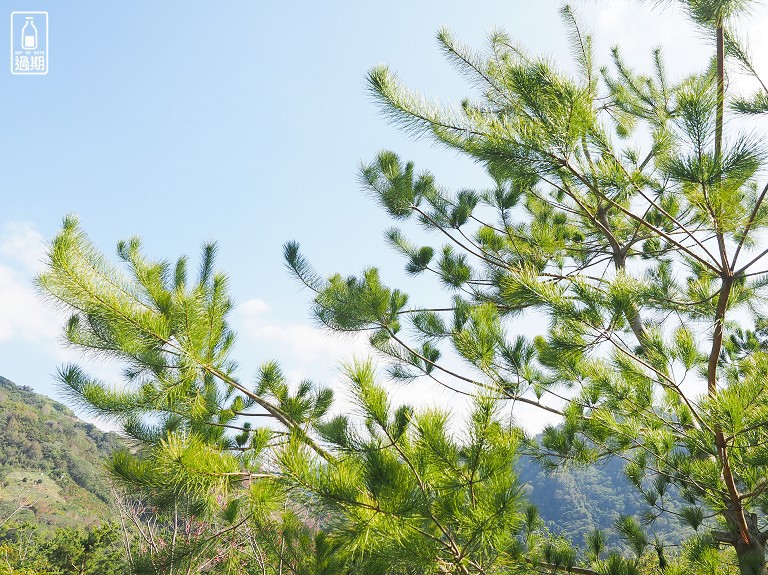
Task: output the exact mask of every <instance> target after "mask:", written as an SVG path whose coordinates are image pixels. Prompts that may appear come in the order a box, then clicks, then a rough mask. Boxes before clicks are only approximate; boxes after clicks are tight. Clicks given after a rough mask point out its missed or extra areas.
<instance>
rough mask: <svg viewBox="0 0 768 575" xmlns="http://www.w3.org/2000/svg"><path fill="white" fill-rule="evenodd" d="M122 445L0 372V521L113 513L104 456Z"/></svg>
mask: <svg viewBox="0 0 768 575" xmlns="http://www.w3.org/2000/svg"><path fill="white" fill-rule="evenodd" d="M120 446H121V442H120V439H119V438H118V436H117V435H115V434H111V433H104V432H103V431H101V430H99V429H98V428H97V427H95V426H93V425H91V424H88V423H85V422H83V421H81V420H79V419H78V418H77V417H75V415H74V413H72V411H71V410H70V409H69V408H67V407H65V406H64V405H62V404H60V403H57V402H55V401H53V400H52V399H49V398H48V397H45V396H43V395H39V394H37V393H35V392H33V391H32V390H31V389H29V388H26V387H20V386H17V385H15V384H14V383H13V382H11V381H9V380H7V379H5V378H3V377H0V522H2V521H3V520H4V519H5V518H6V517H7V516H8V515H9V514H10V513H11V512H13V510H14V509H16V508H17V507H18V506H19V504H24V505H25V506H26V507H27V508H26V509H23V510H22V511H20V512H18V513H17V514H16V515H15V516H14V518H15V519H17V520H19V519H25V520H30V521H33V522H36V523H43V524H48V525H56V526H58V525H61V526H74V525H80V526H81V525H91V524H95V523H98V522H100V521H102V520H104V519H108V518H110V517H112V511H111V496H110V491H109V484H108V482H107V480H106V477H105V473H104V471H103V467H102V466H103V462H104V460H105V458H106V457H107V456H108V455H109V454H110V453H111V452H112V451H113V450H114V449H116V448H118V447H120Z"/></svg>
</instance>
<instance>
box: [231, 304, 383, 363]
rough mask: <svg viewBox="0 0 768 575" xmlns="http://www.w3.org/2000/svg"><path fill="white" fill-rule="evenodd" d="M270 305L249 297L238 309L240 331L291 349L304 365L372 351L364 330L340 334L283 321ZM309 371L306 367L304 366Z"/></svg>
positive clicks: (295, 357) (291, 352) (346, 357)
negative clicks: (274, 316) (274, 317)
mask: <svg viewBox="0 0 768 575" xmlns="http://www.w3.org/2000/svg"><path fill="white" fill-rule="evenodd" d="M269 309H270V308H269V306H268V305H267V303H266V302H264V301H263V300H260V299H251V300H248V301H246V302H244V303H242V304H240V305H239V306H237V309H236V310H235V315H236V321H237V322H238V323H239V325H240V335H241V336H245V337H248V338H251V339H255V340H259V341H260V342H264V343H268V344H270V345H279V346H281V347H282V348H283V349H285V350H287V351H288V352H289V353H290V355H291V356H292V359H294V360H296V361H297V362H299V363H300V364H302V365H306V364H313V363H317V362H322V363H324V364H326V365H327V363H328V361H329V360H331V361H332V362H333V363H337V362H338V361H339V360H349V359H352V357H355V356H357V357H364V356H367V355H369V354H370V352H371V350H370V346H369V345H368V341H367V338H366V337H365V335H364V334H354V335H348V336H347V335H337V334H334V333H331V332H330V331H328V330H324V329H320V328H318V327H314V326H311V325H307V324H283V323H279V322H274V321H270V318H269V317H268V314H267V313H266V312H267V311H268V310H269ZM302 371H305V370H302Z"/></svg>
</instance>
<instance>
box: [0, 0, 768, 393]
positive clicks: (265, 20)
mask: <svg viewBox="0 0 768 575" xmlns="http://www.w3.org/2000/svg"><path fill="white" fill-rule="evenodd" d="M558 6H559V3H558V2H555V1H546V0H541V1H537V2H531V1H522V0H504V1H483V2H478V3H469V2H459V1H428V2H427V1H425V2H407V1H403V0H398V1H389V2H386V3H379V2H377V3H373V2H308V1H307V2H296V1H294V2H271V3H267V2H248V3H246V2H231V3H226V4H225V3H221V2H202V1H200V2H180V1H173V2H171V1H168V2H149V1H135V2H122V3H120V2H84V1H80V0H68V1H67V2H66V3H62V2H53V1H45V0H38V1H35V2H32V1H30V2H15V1H13V2H7V3H5V7H6V9H7V11H8V12H7V14H8V15H9V14H10V12H11V11H12V10H28V11H31V10H47V11H48V12H49V15H50V31H49V38H50V47H49V49H50V72H49V74H48V75H47V76H40V77H19V76H12V75H11V74H10V71H9V70H8V68H7V65H5V64H2V62H7V61H8V60H7V59H5V60H4V59H3V58H7V57H6V56H3V55H2V51H1V50H0V98H2V103H3V110H4V114H3V123H2V130H0V178H1V181H2V189H3V203H2V209H0V375H3V376H5V377H8V378H10V379H12V380H14V381H16V382H17V383H19V384H25V385H30V386H32V387H34V388H35V389H37V390H39V391H40V392H43V393H46V394H50V395H54V396H56V394H57V392H56V389H55V385H54V382H53V377H52V374H53V373H54V372H55V369H56V367H57V365H60V364H61V363H62V362H63V361H69V360H72V359H77V356H76V355H73V353H72V352H71V351H65V350H63V349H62V348H61V346H60V342H59V341H58V340H57V334H58V333H59V331H60V327H59V326H60V319H59V318H58V317H57V316H56V315H55V314H54V313H53V312H52V311H51V310H50V309H48V308H46V307H45V306H44V305H43V304H42V303H41V302H40V300H39V299H38V298H37V296H36V295H35V293H34V290H33V289H32V287H31V286H32V277H33V276H34V273H35V271H36V270H37V269H39V261H40V259H41V257H42V246H43V245H44V242H46V241H48V240H49V239H50V238H51V237H52V236H53V235H54V234H55V233H56V231H57V229H58V227H59V225H60V222H61V219H62V217H63V216H64V215H65V214H67V213H70V212H73V213H76V214H78V215H79V217H80V219H81V222H82V226H83V228H84V229H85V230H86V231H87V232H88V233H89V235H90V236H91V238H92V239H93V241H94V242H95V244H96V245H97V246H99V247H100V248H101V249H102V250H104V251H106V252H107V253H109V254H112V253H114V246H115V244H116V242H117V241H118V240H120V239H124V238H127V237H130V236H132V235H139V236H141V237H142V238H143V239H144V244H145V248H146V251H147V252H148V253H149V254H150V255H153V256H157V257H163V258H175V257H176V256H178V255H180V254H182V253H187V254H190V255H193V256H194V255H196V253H197V251H198V249H199V246H200V244H201V243H202V242H204V241H206V240H210V239H215V240H216V241H217V242H218V243H219V246H220V258H219V267H220V268H221V269H222V270H224V271H226V272H227V273H228V274H229V275H230V276H231V280H232V283H231V285H232V291H233V295H234V297H235V298H236V300H237V302H239V304H240V307H239V308H238V310H237V312H236V314H235V317H234V318H233V321H234V323H235V325H236V326H237V327H238V328H239V330H240V340H239V348H238V353H239V359H240V361H241V363H242V364H243V369H244V375H246V376H247V374H248V373H249V372H250V371H252V370H253V369H254V368H255V366H256V365H258V363H260V362H261V361H264V360H266V359H269V358H272V357H276V358H278V359H280V360H281V361H282V362H283V365H284V367H285V369H286V371H288V372H289V373H290V374H292V375H293V376H294V377H313V378H316V379H318V380H326V381H327V380H329V379H331V380H332V379H333V378H334V377H336V374H337V371H336V370H337V365H338V360H339V359H340V358H342V357H344V356H345V355H346V356H348V355H349V354H350V353H351V351H357V352H358V353H359V352H362V351H364V349H363V346H362V345H360V344H359V342H348V341H339V340H338V339H329V338H327V337H326V336H325V335H324V334H323V333H322V332H321V331H320V330H318V329H317V328H316V326H314V325H313V324H312V322H311V320H310V318H309V313H308V311H309V308H308V294H307V293H305V292H302V291H301V290H300V289H299V286H298V285H297V284H296V282H294V281H293V280H291V279H290V278H289V277H288V275H287V273H286V272H285V269H284V267H283V264H282V259H281V246H282V244H283V243H284V242H285V241H288V240H291V239H296V240H299V241H300V242H301V243H302V244H303V246H304V249H305V252H306V254H307V255H308V256H309V257H310V259H311V260H312V261H313V262H314V263H315V264H316V266H317V268H318V269H319V270H320V271H321V272H323V273H324V274H329V273H332V272H336V271H339V272H342V273H345V274H348V273H356V272H358V271H359V270H360V269H362V268H363V267H366V266H368V265H372V264H376V265H378V266H380V267H381V268H382V269H383V270H384V275H385V277H386V278H393V280H394V282H395V283H396V282H397V281H399V280H400V279H401V278H402V274H401V273H400V269H401V263H400V262H399V260H398V259H397V258H396V257H395V256H394V255H392V254H391V253H390V252H389V251H388V249H387V248H386V246H385V244H384V242H383V240H382V232H383V230H384V229H385V228H386V227H388V226H390V225H391V222H389V221H388V220H387V219H386V218H385V216H384V215H383V214H382V213H381V212H380V210H379V209H378V208H377V207H376V205H375V204H374V203H373V202H372V201H371V200H370V199H369V198H367V197H366V196H365V195H364V194H362V193H361V191H360V188H359V185H358V182H357V168H358V166H359V164H360V162H361V161H368V160H370V159H372V157H373V156H374V155H375V154H376V153H377V152H378V151H379V150H381V149H392V150H395V151H396V152H398V153H399V154H401V155H402V156H403V157H404V158H407V159H412V160H414V161H416V163H417V167H419V168H425V169H426V168H428V169H430V170H431V171H433V172H434V173H435V174H436V176H437V178H438V181H439V182H440V183H441V184H442V185H444V186H447V187H452V188H462V187H482V186H483V185H485V184H486V183H487V181H486V180H485V178H484V176H483V173H482V170H480V169H479V168H478V167H477V166H475V165H473V164H471V163H469V162H468V161H466V160H465V159H462V158H460V157H458V156H457V155H456V154H455V153H454V152H447V151H445V150H444V149H440V148H435V147H433V146H431V144H430V143H429V142H428V141H425V140H417V141H413V140H412V139H410V138H409V137H408V136H407V135H405V134H403V133H401V132H399V131H398V130H397V128H396V127H393V126H391V125H389V124H387V122H386V121H385V119H383V118H382V117H381V115H380V114H379V111H378V109H377V107H376V105H375V104H374V103H373V102H372V100H371V98H370V96H369V95H368V94H367V92H366V88H365V74H366V72H367V70H369V69H370V68H371V67H372V66H374V65H376V64H379V63H387V64H389V65H390V66H391V67H392V69H393V70H395V71H396V72H397V73H398V74H399V75H400V77H401V78H402V79H403V80H404V82H405V83H406V84H408V85H409V86H411V87H413V88H415V89H417V90H419V91H422V92H423V93H425V94H426V95H429V96H435V97H437V98H438V99H440V100H442V101H445V102H454V101H458V100H459V99H461V98H462V97H464V96H466V95H469V94H471V90H470V88H469V86H467V85H466V84H465V82H464V81H463V79H462V78H461V77H460V76H459V75H457V74H456V73H455V71H454V70H452V68H451V67H450V65H449V64H448V63H447V62H446V61H445V60H444V59H443V58H442V56H441V54H440V51H439V49H438V48H437V44H436V42H435V39H434V37H435V33H436V31H437V30H438V28H439V27H441V26H447V27H448V28H450V29H451V30H452V31H453V32H454V34H455V35H456V36H457V37H459V38H460V39H462V40H463V42H464V43H466V44H469V45H472V46H474V47H477V48H478V49H482V48H483V47H484V45H485V42H486V40H485V39H486V36H487V33H488V32H489V31H491V30H492V29H494V28H503V29H505V30H506V31H508V32H509V33H510V35H512V36H513V37H514V38H516V39H517V40H519V41H520V43H522V44H523V45H525V46H527V47H529V49H531V50H532V51H534V52H543V53H546V54H549V55H551V56H552V57H553V58H555V59H557V60H558V61H562V62H563V63H564V64H563V66H564V67H566V68H567V67H568V64H567V61H568V51H567V47H566V42H565V38H564V34H563V28H562V26H561V25H560V20H559V17H558V13H557V10H558ZM575 7H576V8H577V10H578V11H579V12H580V13H581V15H582V19H583V21H584V22H586V23H587V25H588V27H589V28H590V29H591V30H592V31H593V33H594V34H595V37H596V51H597V55H598V57H599V60H600V61H602V62H605V61H607V54H608V48H609V47H610V46H611V45H613V44H615V43H622V44H623V45H624V50H625V53H626V55H627V57H628V59H629V60H630V61H632V62H637V63H638V64H639V65H643V64H645V63H647V62H648V61H649V57H648V56H649V53H650V48H651V47H652V46H655V45H658V44H662V45H665V46H666V53H667V55H668V58H669V60H670V68H671V69H672V71H673V73H674V72H675V71H678V73H682V72H683V71H685V70H690V69H692V68H694V69H695V68H698V67H700V66H702V65H704V60H703V58H704V57H705V56H704V55H705V52H704V51H702V50H701V42H700V41H699V40H698V39H697V38H696V37H695V35H694V34H693V33H692V32H691V30H690V28H689V27H688V26H687V24H685V22H684V20H683V19H682V18H681V17H680V15H679V14H676V13H675V12H674V11H673V10H670V9H668V10H666V11H664V12H655V13H651V12H649V9H648V8H647V7H645V8H643V9H640V8H637V7H635V6H634V5H632V4H627V3H624V2H622V1H620V0H611V1H610V2H609V1H603V2H577V3H575ZM8 21H9V18H8V16H5V17H3V16H2V14H0V47H2V46H8V44H9V42H8V34H9V25H8ZM767 22H768V18H766V12H765V10H761V11H760V12H758V13H756V14H755V17H754V18H753V20H752V21H751V22H750V24H749V28H750V30H752V32H753V34H754V38H755V45H754V47H755V49H756V50H757V51H758V52H765V51H764V50H759V49H760V48H761V46H760V45H759V44H757V41H758V40H759V39H760V38H761V37H765V36H766V34H765V33H764V32H765V31H766V30H767V29H768V27H767V26H766V23H767ZM6 49H7V48H6ZM436 289H439V288H436V287H435V286H433V285H424V286H418V285H417V286H416V287H415V290H416V293H417V294H418V295H419V296H422V299H426V298H429V297H431V296H432V294H433V293H434V292H432V291H430V290H436ZM441 297H444V296H441ZM90 369H92V370H93V371H94V372H96V373H101V374H103V375H105V376H108V374H109V373H110V368H109V366H104V365H91V366H90Z"/></svg>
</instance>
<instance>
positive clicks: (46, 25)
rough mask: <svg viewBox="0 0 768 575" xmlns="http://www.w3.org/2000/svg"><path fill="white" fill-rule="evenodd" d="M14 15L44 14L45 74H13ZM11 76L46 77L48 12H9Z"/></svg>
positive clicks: (47, 62)
mask: <svg viewBox="0 0 768 575" xmlns="http://www.w3.org/2000/svg"><path fill="white" fill-rule="evenodd" d="M15 14H45V72H21V73H19V72H14V71H13V62H14V60H13V50H14V47H13V40H14V38H13V36H14V30H13V16H14V15H15ZM10 36H11V74H12V75H13V76H47V75H48V68H49V66H48V64H49V60H48V55H49V53H50V51H49V44H48V12H27V11H25V10H16V11H14V12H11V34H10Z"/></svg>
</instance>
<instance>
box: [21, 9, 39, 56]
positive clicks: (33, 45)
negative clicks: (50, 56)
mask: <svg viewBox="0 0 768 575" xmlns="http://www.w3.org/2000/svg"><path fill="white" fill-rule="evenodd" d="M21 47H22V48H24V49H25V50H36V49H37V28H35V19H34V17H33V16H27V21H26V22H25V23H24V27H23V28H22V29H21Z"/></svg>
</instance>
